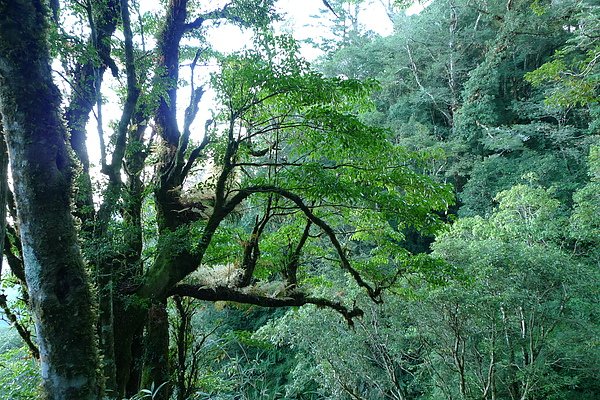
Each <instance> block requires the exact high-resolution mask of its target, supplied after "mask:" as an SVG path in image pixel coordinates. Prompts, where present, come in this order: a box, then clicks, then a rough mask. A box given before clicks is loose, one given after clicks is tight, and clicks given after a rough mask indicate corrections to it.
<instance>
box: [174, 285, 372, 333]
mask: <svg viewBox="0 0 600 400" xmlns="http://www.w3.org/2000/svg"><path fill="white" fill-rule="evenodd" d="M168 295H169V296H174V295H178V296H188V297H193V298H195V299H198V300H205V301H233V302H236V303H242V304H253V305H257V306H261V307H300V306H303V305H305V304H314V305H316V306H317V307H326V308H331V309H332V310H335V311H337V312H338V313H340V314H342V315H343V316H344V318H345V319H346V321H347V322H348V325H350V326H353V325H354V321H353V319H354V318H356V317H361V316H363V314H364V312H363V311H362V310H361V309H360V308H357V307H353V308H352V309H349V308H348V307H346V306H344V305H343V304H341V303H339V302H335V301H332V300H328V299H323V298H320V297H309V296H306V295H304V294H303V293H294V294H291V295H290V296H288V297H281V298H279V297H267V296H261V295H257V294H249V293H243V292H240V291H239V290H235V289H232V288H229V287H224V286H218V287H215V288H207V287H200V286H194V285H185V284H181V285H177V286H175V287H174V288H173V289H171V290H170V291H169V293H168Z"/></svg>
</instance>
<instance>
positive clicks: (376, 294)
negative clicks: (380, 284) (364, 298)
mask: <svg viewBox="0 0 600 400" xmlns="http://www.w3.org/2000/svg"><path fill="white" fill-rule="evenodd" d="M255 193H273V194H277V195H279V196H281V197H285V198H286V199H288V200H290V201H292V202H294V203H295V204H296V206H297V207H298V208H299V209H300V210H301V211H302V212H303V213H304V215H306V217H307V218H308V219H309V220H310V221H311V222H312V223H314V224H315V225H317V226H318V227H319V228H321V229H322V230H323V231H324V232H325V234H327V236H328V237H329V241H330V242H331V244H332V245H333V247H334V248H335V250H336V252H337V254H338V257H339V258H340V262H341V266H342V268H343V269H345V270H346V271H348V272H349V273H350V275H352V277H353V278H354V280H355V281H356V283H357V284H358V285H359V286H360V287H362V288H364V289H365V290H366V291H367V293H368V294H369V297H370V298H371V299H372V300H373V301H374V302H375V303H381V302H382V299H381V288H373V287H372V286H371V285H369V284H368V283H367V282H365V281H364V280H363V279H362V277H361V276H360V273H359V272H358V271H357V270H355V269H354V268H352V265H351V264H350V260H348V257H347V256H346V252H345V251H344V249H343V248H342V245H341V244H340V242H339V240H338V238H337V236H336V234H335V232H334V231H333V228H331V227H330V226H329V225H328V224H327V223H326V222H325V221H323V220H322V219H321V218H319V217H317V216H316V215H315V214H314V213H313V212H312V211H311V209H310V208H309V207H308V206H307V205H306V204H304V201H303V200H302V198H301V197H300V196H298V195H297V194H295V193H292V192H290V191H288V190H286V189H282V188H279V187H276V186H268V185H265V186H252V187H248V188H245V189H240V190H239V191H238V192H237V194H235V195H234V196H233V197H231V199H230V200H229V201H228V202H227V203H226V204H225V205H224V206H223V211H224V212H225V213H229V212H231V211H233V209H234V208H235V207H236V206H238V205H239V204H240V203H241V202H242V201H244V200H245V199H246V198H248V197H249V196H251V195H252V194H255Z"/></svg>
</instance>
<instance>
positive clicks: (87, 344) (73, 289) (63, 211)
mask: <svg viewBox="0 0 600 400" xmlns="http://www.w3.org/2000/svg"><path fill="white" fill-rule="evenodd" d="M60 105H61V99H60V93H59V91H58V89H57V87H56V86H55V85H54V82H53V81H52V74H51V69H50V65H49V51H48V47H47V41H46V16H45V7H44V5H43V4H42V2H41V1H40V0H0V108H1V112H2V116H3V123H4V130H5V133H6V137H7V142H8V148H9V153H10V158H11V169H12V174H13V181H14V188H15V196H16V201H17V211H18V216H19V222H20V232H21V240H22V245H23V258H24V263H25V275H26V279H27V286H28V289H29V295H30V301H31V308H32V310H33V315H34V320H35V326H36V330H37V337H38V341H39V348H40V355H41V364H42V365H41V368H42V380H43V386H44V391H45V394H46V397H47V398H48V399H61V400H69V399H73V400H75V399H77V400H87V399H90V400H91V399H94V400H97V399H100V398H101V397H102V379H101V377H100V376H99V371H100V366H99V357H98V351H97V345H96V341H97V338H96V335H95V329H94V327H95V322H96V319H95V315H94V312H93V302H92V296H91V291H90V287H89V284H88V277H87V275H86V271H85V267H84V263H83V259H82V257H81V254H80V250H79V247H78V245H77V236H76V231H75V226H74V223H73V218H72V216H71V210H70V203H71V173H72V172H71V163H70V160H69V155H68V153H67V147H66V143H65V140H66V137H67V132H66V129H65V127H64V125H63V123H62V119H61V112H60Z"/></svg>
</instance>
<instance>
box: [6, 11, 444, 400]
mask: <svg viewBox="0 0 600 400" xmlns="http://www.w3.org/2000/svg"><path fill="white" fill-rule="evenodd" d="M51 5H52V6H53V9H52V17H50V16H49V15H48V12H47V10H46V8H45V5H44V4H43V3H42V2H40V1H25V0H22V1H18V2H16V3H15V2H8V1H4V2H1V3H0V10H1V11H2V14H1V15H2V17H0V77H1V79H2V81H1V84H0V111H1V113H2V116H3V124H4V130H5V133H6V136H7V139H8V140H7V141H8V147H9V150H10V154H11V170H12V173H13V180H14V191H15V195H16V196H15V200H16V204H17V209H18V218H15V219H14V220H13V221H12V223H13V224H14V225H11V226H10V227H9V230H10V231H11V232H18V236H14V237H12V236H11V237H12V240H13V242H12V243H13V245H11V246H7V247H6V248H5V253H6V254H7V257H9V259H12V260H13V261H14V263H13V265H12V266H11V269H12V270H13V271H19V268H20V267H21V265H19V256H21V257H22V260H23V264H24V277H25V278H26V280H27V288H28V293H29V296H30V298H31V305H32V309H33V313H34V316H35V320H36V333H37V340H38V343H39V344H40V353H41V363H42V371H43V373H42V378H43V381H44V388H45V392H46V396H47V397H48V398H57V399H58V398H60V399H88V398H89V399H98V398H101V396H102V395H106V396H108V397H110V398H118V397H121V396H124V395H132V394H135V393H136V392H137V391H138V390H139V389H140V387H145V388H149V387H151V386H153V387H154V388H157V387H159V386H161V390H160V391H159V392H158V393H157V394H156V396H155V397H156V398H168V396H169V393H170V391H171V389H170V387H169V385H168V384H167V385H166V386H165V385H164V384H165V383H167V382H169V380H170V371H169V351H168V346H169V327H168V313H167V308H166V304H167V299H168V298H170V297H171V296H180V297H193V298H196V299H201V300H208V301H234V302H240V303H248V304H255V305H259V306H265V307H285V306H302V305H305V304H315V305H317V306H321V307H328V308H332V309H334V310H335V311H337V312H338V313H340V314H341V315H342V316H343V317H344V318H345V320H346V321H347V322H348V323H352V321H353V319H354V318H355V317H357V316H359V315H361V314H362V311H361V310H360V309H359V308H356V307H352V306H349V305H348V304H347V303H346V302H345V301H344V300H343V299H340V300H338V299H333V297H328V296H326V295H325V294H323V295H319V293H320V291H319V287H320V286H321V285H322V284H323V280H321V281H320V280H319V279H315V276H314V273H315V272H317V274H320V272H319V271H318V267H319V266H320V265H322V264H326V265H327V266H328V268H333V269H336V268H341V270H342V271H343V273H344V274H346V275H347V276H349V277H351V279H352V280H353V281H354V282H355V283H356V285H358V287H359V288H361V290H362V291H363V292H364V293H365V294H366V295H367V296H368V297H369V298H371V299H372V300H373V301H375V302H380V301H381V296H382V292H383V291H384V290H385V289H386V288H389V287H390V286H392V285H393V284H394V283H395V282H396V281H397V279H398V278H399V276H401V275H403V274H405V273H409V272H411V271H413V270H412V268H413V267H415V265H417V264H418V265H421V262H419V263H417V264H413V262H412V258H411V256H410V254H409V253H408V252H407V251H405V250H404V249H403V248H402V246H401V245H400V243H401V242H402V239H403V234H402V232H403V230H404V229H406V228H408V227H413V228H414V229H417V230H423V231H428V232H430V231H432V230H434V229H435V228H436V227H437V226H438V225H439V221H438V216H437V214H435V213H433V211H435V210H437V211H438V212H442V211H443V210H445V209H446V208H447V206H448V205H449V204H450V203H451V201H452V196H451V194H450V193H449V191H448V188H447V187H446V186H445V185H443V184H439V183H436V182H434V181H433V180H431V179H429V178H427V177H424V176H422V175H419V174H417V173H416V172H414V170H413V166H414V165H415V163H416V164H418V163H419V162H420V161H419V160H420V159H422V157H421V156H420V155H418V154H417V153H412V152H410V151H407V150H405V149H403V148H401V147H398V146H395V145H393V144H392V142H391V141H390V140H389V139H390V137H389V132H388V131H386V130H383V129H379V128H375V127H372V126H368V125H366V124H364V123H363V122H362V121H361V120H360V119H359V118H358V117H356V116H355V113H356V112H357V111H360V110H363V109H368V108H369V107H370V105H369V101H368V95H369V94H370V93H371V92H372V91H373V90H374V89H375V88H376V84H375V83H374V82H373V81H369V80H367V81H365V82H360V81H356V80H352V79H340V78H324V77H323V76H321V75H320V74H318V73H316V72H314V71H312V70H311V68H310V67H309V66H308V65H307V64H306V63H305V62H304V61H303V60H302V59H301V58H299V56H298V49H297V45H296V44H295V43H294V41H293V40H291V39H290V38H287V37H274V36H273V35H272V34H271V33H270V32H269V30H268V23H269V21H270V20H271V18H272V17H273V13H272V10H271V8H272V2H270V1H267V2H262V3H260V5H258V6H257V4H256V3H255V2H252V1H243V0H240V1H234V2H231V3H228V4H226V5H225V6H223V7H221V8H215V9H212V10H206V8H203V7H200V6H199V5H196V4H192V2H188V1H185V0H184V1H181V0H171V1H169V2H168V4H167V7H166V12H165V14H164V15H158V16H153V17H149V16H148V15H143V14H142V13H141V12H140V11H139V8H138V7H137V3H132V4H130V3H129V2H128V1H127V0H121V1H120V2H116V1H97V2H96V1H88V2H83V3H79V2H76V3H73V4H57V2H52V3H51ZM60 6H62V8H61V7H60ZM195 6H197V7H195ZM132 16H137V17H138V18H137V19H138V20H137V21H136V22H134V18H132ZM69 18H71V19H75V20H77V21H79V22H80V23H81V25H84V26H87V27H88V28H89V33H85V32H83V33H80V32H75V33H74V32H70V31H69V30H70V29H71V28H70V27H69V26H68V25H67V24H66V23H65V21H66V20H67V19H69ZM223 21H230V22H231V23H234V24H237V25H238V26H241V27H245V28H246V29H254V30H255V31H256V32H257V35H256V38H257V39H256V43H255V46H254V49H253V50H249V51H247V52H246V53H243V54H237V55H232V56H218V57H213V54H214V52H211V51H209V50H208V49H207V48H209V46H208V45H209V44H207V43H205V42H203V39H204V33H205V30H206V29H207V27H208V26H209V25H211V24H215V25H217V24H218V23H219V22H223ZM117 29H119V30H120V34H119V35H116V34H114V33H115V31H116V30H117ZM148 35H154V37H155V42H156V47H155V48H148V47H145V46H146V40H147V37H148ZM48 41H49V42H50V48H49V47H48ZM50 50H52V52H50ZM51 54H52V55H53V56H56V57H57V58H58V59H60V60H61V61H62V75H63V77H64V78H65V79H66V81H67V83H68V85H69V87H70V88H71V91H70V93H69V102H68V104H67V105H66V106H65V107H64V108H63V104H62V102H61V97H60V95H59V92H58V90H57V88H56V85H55V84H54V82H53V79H54V76H53V74H52V71H51V69H50V63H51V61H52V58H51ZM206 60H218V62H219V63H220V68H221V69H220V71H219V72H218V73H216V74H215V75H214V76H213V78H212V87H213V88H214V89H215V90H216V92H217V96H218V100H219V101H220V104H221V108H220V109H219V110H218V112H217V114H216V115H215V116H214V118H212V119H211V120H209V121H206V123H205V125H204V136H203V138H202V139H201V140H198V141H195V140H194V139H193V135H192V133H193V132H194V131H196V130H197V129H198V127H197V124H194V121H195V119H196V117H197V114H198V111H199V108H200V101H201V99H202V96H203V94H204V93H205V90H206V85H198V84H197V83H196V81H195V79H197V75H196V72H197V68H198V67H199V65H200V63H201V62H203V61H206ZM184 61H188V62H189V66H190V70H191V75H190V77H189V78H187V79H186V80H187V81H188V84H189V86H188V88H189V89H190V92H189V103H188V105H187V107H186V108H185V112H184V115H183V121H182V124H180V122H181V121H180V120H179V119H178V107H179V104H180V102H178V100H179V99H181V97H180V95H181V90H180V89H181V86H182V81H183V79H182V76H181V75H180V70H181V69H182V68H183V67H182V65H183V62H184ZM108 71H110V72H111V73H112V74H113V75H114V76H116V77H117V78H119V79H120V80H121V82H123V87H122V88H121V91H120V94H121V98H120V101H121V108H122V115H121V116H120V118H118V120H116V121H115V123H114V125H113V126H112V127H111V128H110V132H106V128H105V126H104V124H103V118H104V117H105V115H104V113H103V111H104V107H103V105H104V104H103V103H104V99H103V95H104V93H105V91H104V90H105V89H104V87H105V86H104V85H103V80H104V79H103V78H104V77H105V75H106V73H107V72H108ZM93 109H94V114H95V118H96V120H97V125H98V135H99V139H100V140H99V142H100V165H99V167H100V171H101V173H102V175H103V176H104V182H103V183H101V184H100V191H99V192H97V191H94V186H95V185H94V183H95V182H94V179H93V174H94V172H93V170H92V168H91V165H90V157H89V154H88V150H87V148H86V147H85V145H84V144H85V143H86V135H87V132H86V130H85V129H84V127H85V126H86V121H87V120H88V117H89V115H90V113H91V112H92V110H93ZM63 118H64V119H65V120H66V121H65V122H66V126H65V125H64V124H63ZM67 128H68V129H67ZM67 139H68V141H67ZM69 146H70V147H71V148H72V150H73V153H70V151H69ZM415 158H416V160H414V159H415ZM423 161H426V160H424V159H423ZM151 168H153V173H152V176H150V172H149V171H150V169H151ZM202 170H204V172H202ZM73 194H74V197H71V196H72V195H73ZM98 199H99V201H100V204H99V205H96V204H94V202H95V201H98ZM73 216H74V217H75V220H74V218H73ZM19 238H20V241H19V240H18V239H19ZM51 238H52V239H51ZM57 243H58V245H57ZM19 245H20V246H19ZM79 245H81V251H80V250H79V248H80V247H79ZM13 256H14V257H13ZM11 257H12V258H11ZM415 268H416V267H415ZM319 283H321V284H319ZM92 285H93V286H94V290H93V291H92V289H91V288H90V286H92ZM92 293H94V294H96V299H93V297H92ZM96 305H97V306H96ZM73 315H76V316H77V318H73ZM96 332H98V337H97V338H96ZM96 339H98V341H96ZM97 343H98V344H99V346H97ZM98 347H99V348H98ZM99 353H100V355H101V357H99ZM104 386H105V389H106V390H104ZM103 392H104V393H103Z"/></svg>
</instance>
